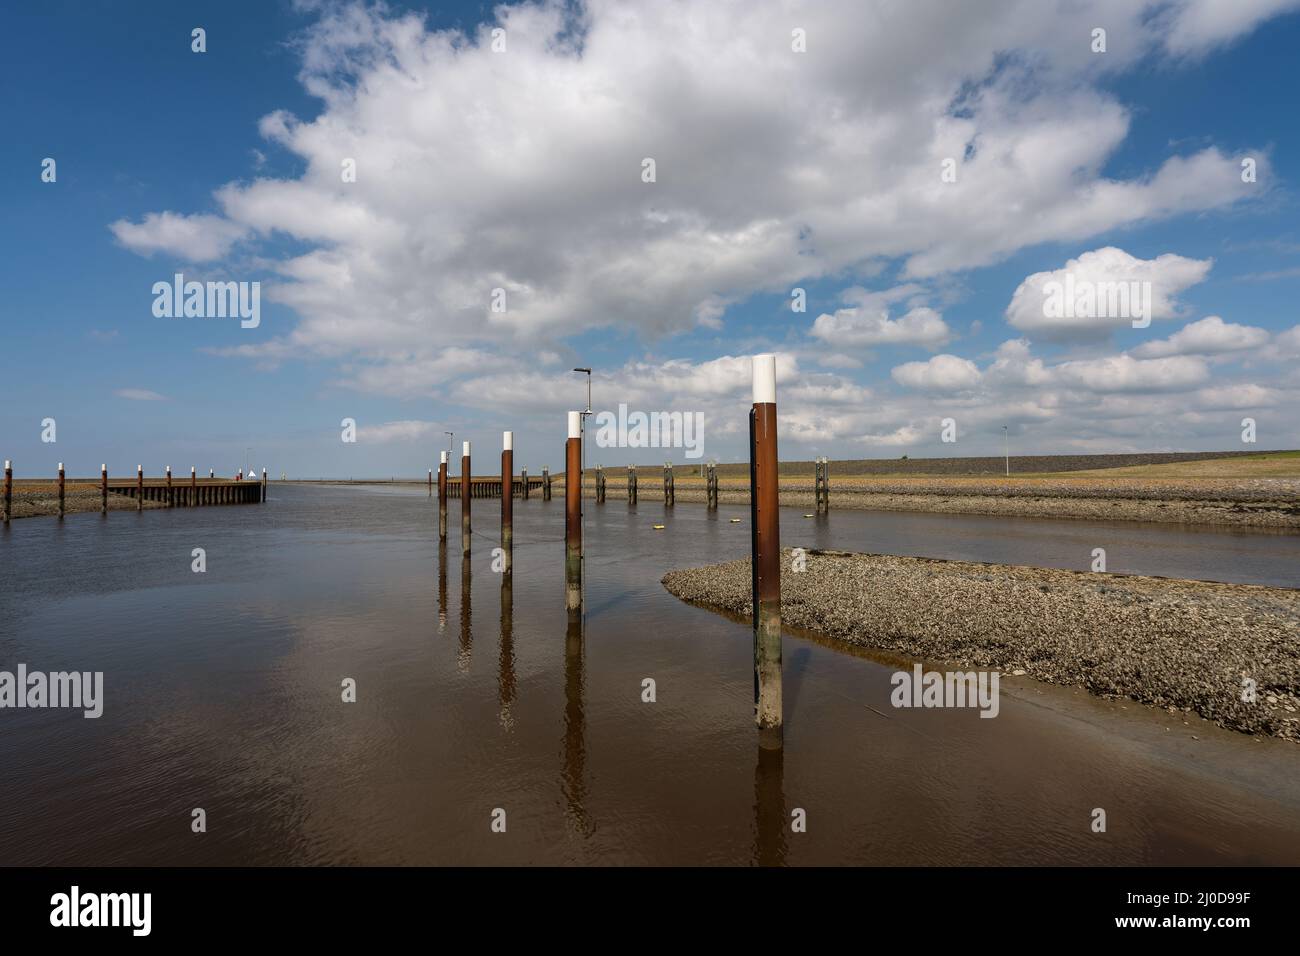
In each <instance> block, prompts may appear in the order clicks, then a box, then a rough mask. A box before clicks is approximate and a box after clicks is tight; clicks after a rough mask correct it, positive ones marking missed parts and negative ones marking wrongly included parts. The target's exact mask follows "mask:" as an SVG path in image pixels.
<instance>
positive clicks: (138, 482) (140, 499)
mask: <svg viewBox="0 0 1300 956" xmlns="http://www.w3.org/2000/svg"><path fill="white" fill-rule="evenodd" d="M135 510H136V511H143V510H144V465H136V466H135Z"/></svg>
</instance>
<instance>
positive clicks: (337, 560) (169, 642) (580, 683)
mask: <svg viewBox="0 0 1300 956" xmlns="http://www.w3.org/2000/svg"><path fill="white" fill-rule="evenodd" d="M498 510H499V508H498V507H497V503H495V502H494V503H484V505H483V506H482V507H480V506H479V505H478V503H477V502H476V503H475V508H474V516H475V517H474V522H475V524H474V529H475V530H474V550H473V552H472V554H471V555H470V556H469V558H468V559H462V556H461V555H460V553H459V550H460V549H459V547H458V546H456V545H453V546H452V547H450V548H446V547H439V544H438V541H437V533H436V528H437V505H436V499H430V498H429V497H427V495H426V492H425V490H424V489H420V488H412V487H392V488H389V487H380V488H367V487H361V486H328V487H321V486H281V485H277V484H272V486H271V488H270V500H269V501H268V503H267V505H266V506H265V507H262V506H259V507H256V508H220V509H217V508H193V509H158V510H147V511H144V512H142V513H126V514H113V515H110V516H109V518H108V519H107V520H105V519H103V518H101V517H100V516H99V515H95V514H89V515H70V516H69V517H68V518H66V519H65V520H64V521H62V522H60V521H57V520H49V521H20V522H14V523H13V524H12V525H11V526H10V527H9V529H8V530H6V531H0V622H2V623H0V664H2V665H4V666H5V667H6V668H7V669H10V670H12V669H13V665H16V664H17V663H19V662H21V663H24V664H25V665H27V667H28V668H29V669H40V670H45V671H56V670H77V671H83V672H85V671H89V672H103V674H104V681H103V713H102V716H100V717H99V718H97V719H94V720H88V719H85V718H84V717H83V715H82V713H81V712H80V711H77V712H73V711H70V710H52V709H46V710H23V711H5V712H3V713H0V721H2V722H3V726H4V733H3V734H0V766H3V767H4V768H5V772H4V773H3V774H0V861H3V862H4V863H7V864H23V863H67V864H112V863H122V864H145V865H160V864H180V865H200V864H214V865H237V864H311V863H322V864H324V863H329V864H346V863H359V864H434V865H437V864H475V865H491V864H511V865H522V864H538V863H543V864H593V863H611V864H638V863H639V864H710V863H714V864H753V863H786V864H791V865H806V864H881V865H921V864H960V863H982V864H1008V863H1037V864H1044V863H1058V864H1060V863H1075V864H1107V865H1113V864H1122V863H1136V864H1188V863H1210V864H1221V863H1222V864H1227V863H1245V864H1251V863H1273V864H1280V863H1289V864H1295V863H1297V862H1300V748H1297V747H1296V746H1295V745H1294V744H1292V743H1291V742H1289V741H1285V740H1278V739H1274V738H1265V737H1253V738H1252V737H1247V736H1245V735H1243V734H1241V733H1239V732H1236V731H1227V730H1223V729H1221V728H1219V727H1216V726H1214V725H1213V724H1212V723H1210V722H1208V721H1200V720H1198V719H1196V718H1195V717H1192V716H1191V715H1190V714H1182V715H1181V716H1178V717H1176V716H1174V715H1171V714H1169V713H1168V712H1167V711H1161V710H1155V709H1153V708H1149V707H1146V706H1143V705H1139V704H1135V703H1132V702H1128V701H1124V700H1106V699H1101V698H1098V697H1096V696H1094V695H1091V694H1089V693H1087V692H1086V691H1084V690H1082V689H1077V688H1069V687H1063V686H1058V685H1053V684H1049V683H1046V682H1042V681H1037V680H1032V679H1030V678H1029V676H1028V675H1024V676H1020V677H1014V676H1007V677H1005V678H1004V680H1003V682H1002V685H1001V706H1000V709H999V712H998V716H997V718H996V719H993V720H989V719H981V718H980V717H979V715H978V713H976V712H974V711H970V710H966V711H951V710H921V709H915V710H895V709H894V708H892V707H891V706H890V702H889V699H890V692H891V683H890V681H891V676H892V675H893V674H894V673H895V672H896V671H897V670H899V669H907V668H909V667H911V666H912V664H913V659H912V658H910V657H908V656H907V655H901V654H898V653H894V654H892V655H891V654H885V653H880V652H876V651H871V650H868V649H866V648H861V647H857V646H854V645H851V644H847V643H845V642H843V641H830V640H825V639H819V638H817V637H816V636H815V635H810V634H796V633H793V632H792V633H789V634H787V635H786V636H785V638H784V641H783V654H784V663H785V715H786V723H785V747H784V751H783V753H782V755H781V756H780V757H779V758H773V757H772V756H771V754H769V753H767V752H764V751H761V750H760V749H759V747H758V746H757V740H756V735H755V732H754V727H753V715H752V707H753V703H752V649H751V642H752V636H751V631H750V628H749V626H748V624H747V623H746V622H743V621H740V622H737V621H733V620H731V619H729V618H727V617H725V616H722V615H719V614H717V613H714V612H712V611H708V610H704V609H701V608H697V607H694V606H691V605H689V604H686V603H684V602H682V601H681V600H679V599H678V598H676V597H674V596H673V595H671V594H670V593H668V592H667V591H666V590H665V589H664V587H663V585H662V584H661V583H660V580H661V579H662V578H663V576H664V575H665V574H666V573H667V572H669V571H671V570H673V569H677V568H683V567H693V566H701V565H707V564H713V563H718V562H724V561H728V560H733V559H735V558H739V557H741V556H743V555H745V554H746V553H747V552H748V548H749V528H748V523H747V517H746V516H747V514H748V509H746V508H743V507H734V506H729V505H726V504H724V505H722V507H721V508H720V509H719V510H718V511H717V512H716V513H712V514H711V513H709V512H707V511H706V510H705V509H704V508H703V507H701V506H695V505H685V504H682V505H678V506H677V507H676V508H673V509H665V508H664V507H663V506H662V504H660V503H653V504H647V503H642V504H641V505H639V506H638V507H636V508H629V507H628V506H627V504H626V503H625V502H615V501H610V502H608V503H607V504H605V505H603V506H595V505H588V508H587V514H586V524H587V535H586V542H587V554H586V575H585V580H586V615H585V617H584V618H583V619H581V620H579V621H578V622H576V624H575V623H574V622H571V621H570V620H569V619H568V616H567V615H566V614H565V611H564V569H563V555H564V550H563V548H564V545H563V540H562V537H563V527H564V514H563V502H562V501H561V500H559V499H558V498H557V500H554V501H551V502H543V501H540V500H538V499H536V498H534V499H532V500H530V501H528V502H519V501H516V503H515V510H514V573H513V575H512V576H511V579H510V580H509V581H507V580H505V579H503V576H502V575H500V574H496V573H494V572H493V571H492V554H491V549H492V547H493V546H494V545H495V544H496V541H497V535H498V529H497V525H496V516H497V513H498ZM452 517H453V524H454V523H455V521H456V519H457V518H458V515H457V513H456V508H455V506H453V509H452ZM732 518H738V519H741V520H740V521H738V522H736V523H732V521H731V519H732ZM657 524H658V525H663V526H664V528H663V530H655V528H654V525H657ZM782 535H783V540H784V541H785V542H786V543H787V544H788V545H800V544H802V545H805V546H807V547H810V548H811V547H820V548H837V547H838V548H842V549H854V550H876V551H879V550H883V549H884V546H885V544H886V543H891V544H892V546H893V547H894V548H895V549H896V550H898V551H900V552H902V551H906V550H908V549H923V550H924V551H925V552H926V553H928V554H931V555H938V556H949V557H955V558H961V559H962V560H973V561H978V560H989V561H1006V560H1007V555H1008V554H1014V555H1019V556H1020V560H1022V561H1024V560H1028V559H1027V558H1025V556H1026V555H1032V556H1033V561H1034V563H1041V564H1043V565H1045V566H1050V565H1052V564H1059V565H1064V566H1067V567H1073V566H1086V560H1087V555H1088V548H1087V547H1085V545H1087V546H1091V545H1092V544H1094V543H1095V544H1101V545H1104V546H1107V547H1109V548H1110V550H1111V555H1112V565H1113V566H1116V567H1121V566H1122V567H1123V568H1124V569H1125V570H1128V571H1132V572H1134V573H1145V574H1178V575H1180V576H1215V573H1216V572H1217V574H1218V575H1221V576H1222V577H1233V576H1239V577H1240V576H1246V577H1248V578H1249V579H1251V580H1256V581H1262V580H1269V581H1271V582H1274V583H1277V584H1287V583H1292V579H1291V578H1290V577H1288V575H1293V574H1294V573H1295V571H1294V570H1293V569H1295V568H1297V567H1300V562H1297V561H1296V560H1294V558H1295V554H1294V552H1293V550H1290V549H1293V548H1295V547H1296V546H1297V545H1296V542H1295V537H1294V536H1291V535H1276V534H1272V535H1270V534H1250V535H1246V534H1243V533H1232V532H1227V531H1214V530H1212V529H1211V530H1205V529H1201V530H1194V529H1175V528H1171V527H1169V526H1144V525H1136V524H1125V525H1120V524H1118V523H1116V524H1104V523H1090V522H1051V521H1043V520H1039V519H1018V520H1008V519H993V518H978V517H963V516H951V515H906V514H899V513H873V512H853V513H849V512H841V513H838V514H837V513H834V512H833V513H832V514H831V515H830V516H829V518H828V519H827V518H823V519H819V520H805V519H803V517H802V514H801V513H800V512H798V511H792V512H787V513H784V514H783V515H782ZM196 547H203V548H205V549H206V555H207V560H206V572H204V573H195V572H194V571H193V570H192V562H193V559H192V557H191V553H192V550H193V549H194V548H196ZM345 678H351V679H352V680H354V681H355V686H356V701H355V703H344V702H343V701H342V699H341V696H340V686H341V682H342V681H343V680H344V679H345ZM647 678H649V679H653V680H654V681H655V686H656V697H655V701H654V702H653V703H649V702H646V701H645V700H644V699H643V686H644V683H643V682H644V681H645V680H646V679H647ZM1097 807H1104V808H1105V809H1106V811H1107V814H1108V819H1109V828H1108V831H1107V832H1106V833H1104V834H1103V833H1095V832H1093V831H1092V829H1091V827H1090V823H1091V816H1090V814H1091V813H1092V811H1093V809H1094V808H1097ZM196 808H202V809H204V810H205V811H206V816H207V832H206V833H203V834H197V833H194V832H193V831H192V829H191V823H192V819H193V818H192V813H193V811H194V809H196ZM498 808H499V809H503V810H505V811H506V814H507V816H508V828H507V831H506V832H505V833H494V832H493V831H492V829H491V821H492V814H493V811H494V810H495V809H498ZM796 809H802V810H804V811H806V815H807V821H808V828H807V831H806V832H804V833H799V834H795V833H792V832H790V826H789V823H790V818H791V814H792V812H793V811H794V810H796Z"/></svg>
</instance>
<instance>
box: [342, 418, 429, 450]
mask: <svg viewBox="0 0 1300 956" xmlns="http://www.w3.org/2000/svg"><path fill="white" fill-rule="evenodd" d="M439 428H440V426H439V424H438V423H437V422H425V421H401V422H384V423H382V424H380V425H366V424H364V423H359V424H358V425H357V441H358V442H360V443H364V444H367V445H384V444H388V443H390V442H414V441H418V440H420V439H422V438H424V437H425V436H427V435H429V434H432V433H433V432H435V431H438V430H439Z"/></svg>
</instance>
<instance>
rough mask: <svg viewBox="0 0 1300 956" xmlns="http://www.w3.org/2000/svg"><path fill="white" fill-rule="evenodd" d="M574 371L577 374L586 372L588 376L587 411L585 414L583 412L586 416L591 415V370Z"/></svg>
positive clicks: (577, 369)
mask: <svg viewBox="0 0 1300 956" xmlns="http://www.w3.org/2000/svg"><path fill="white" fill-rule="evenodd" d="M574 371H575V372H585V373H586V375H587V410H586V411H585V412H583V414H584V415H590V414H591V369H589V368H575V369H574Z"/></svg>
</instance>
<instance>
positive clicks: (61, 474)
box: [59, 462, 64, 518]
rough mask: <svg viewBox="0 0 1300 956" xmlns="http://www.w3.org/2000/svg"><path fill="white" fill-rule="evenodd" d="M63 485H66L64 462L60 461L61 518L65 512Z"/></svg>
mask: <svg viewBox="0 0 1300 956" xmlns="http://www.w3.org/2000/svg"><path fill="white" fill-rule="evenodd" d="M63 485H64V475H63V462H59V517H60V518H62V517H63V514H64V507H63V503H64V497H63Z"/></svg>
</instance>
